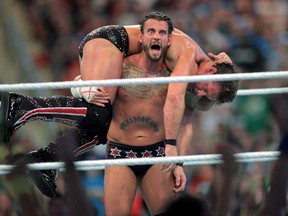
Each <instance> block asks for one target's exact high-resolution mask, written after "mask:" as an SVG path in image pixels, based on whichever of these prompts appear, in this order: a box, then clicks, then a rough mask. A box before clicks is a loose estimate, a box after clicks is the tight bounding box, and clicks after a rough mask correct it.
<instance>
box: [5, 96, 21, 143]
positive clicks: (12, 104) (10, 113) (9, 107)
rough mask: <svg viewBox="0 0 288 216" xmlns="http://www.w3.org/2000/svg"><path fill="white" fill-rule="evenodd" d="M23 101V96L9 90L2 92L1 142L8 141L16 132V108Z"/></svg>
mask: <svg viewBox="0 0 288 216" xmlns="http://www.w3.org/2000/svg"><path fill="white" fill-rule="evenodd" d="M20 103H21V97H20V96H19V95H17V94H10V93H9V92H0V142H2V143H8V142H9V141H10V138H11V136H12V134H13V132H14V126H13V124H14V117H15V110H16V109H18V107H19V106H20Z"/></svg>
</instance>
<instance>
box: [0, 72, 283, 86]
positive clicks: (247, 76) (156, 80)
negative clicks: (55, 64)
mask: <svg viewBox="0 0 288 216" xmlns="http://www.w3.org/2000/svg"><path fill="white" fill-rule="evenodd" d="M272 78H274V79H281V78H288V71H277V72H276V71H274V72H257V73H256V72H254V73H238V74H214V75H195V76H173V77H151V78H134V79H108V80H85V81H82V82H79V81H64V82H42V83H17V84H2V85H0V91H17V90H18V91H19V90H39V89H42V90H43V89H65V88H71V87H82V86H120V85H121V86H123V85H140V84H141V85H143V84H168V83H175V82H191V83H192V82H206V81H214V82H215V81H216V82H217V81H230V80H259V79H260V80H261V79H272Z"/></svg>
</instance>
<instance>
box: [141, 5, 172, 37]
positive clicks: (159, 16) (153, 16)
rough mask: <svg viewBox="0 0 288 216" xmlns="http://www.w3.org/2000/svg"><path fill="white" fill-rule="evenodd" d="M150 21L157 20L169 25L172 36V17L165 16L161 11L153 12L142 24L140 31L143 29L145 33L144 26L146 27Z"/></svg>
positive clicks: (169, 32)
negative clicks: (146, 23)
mask: <svg viewBox="0 0 288 216" xmlns="http://www.w3.org/2000/svg"><path fill="white" fill-rule="evenodd" d="M149 19H155V20H158V21H165V22H166V23H167V24H168V34H169V35H170V34H171V33H172V31H173V23H172V21H171V19H170V17H168V16H167V15H165V14H164V13H162V12H159V11H154V12H151V13H149V14H147V15H146V16H145V17H144V18H143V19H142V20H141V21H140V22H139V24H140V29H141V32H142V33H144V32H143V31H144V25H145V22H146V21H147V20H149Z"/></svg>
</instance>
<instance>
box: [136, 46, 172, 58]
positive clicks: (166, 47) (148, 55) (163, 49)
mask: <svg viewBox="0 0 288 216" xmlns="http://www.w3.org/2000/svg"><path fill="white" fill-rule="evenodd" d="M142 49H143V50H144V52H145V54H146V57H147V58H148V59H149V60H150V61H153V62H156V61H159V60H161V59H162V58H163V56H164V53H166V51H167V49H168V46H165V47H161V49H160V55H157V56H153V55H151V54H150V52H149V50H150V47H148V46H147V45H142Z"/></svg>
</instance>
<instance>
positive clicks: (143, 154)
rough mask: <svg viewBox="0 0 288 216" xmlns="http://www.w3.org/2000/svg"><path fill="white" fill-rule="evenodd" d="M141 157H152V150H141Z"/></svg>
mask: <svg viewBox="0 0 288 216" xmlns="http://www.w3.org/2000/svg"><path fill="white" fill-rule="evenodd" d="M142 157H152V151H147V150H145V152H142Z"/></svg>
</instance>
